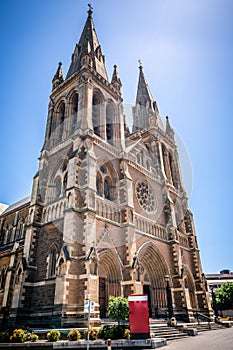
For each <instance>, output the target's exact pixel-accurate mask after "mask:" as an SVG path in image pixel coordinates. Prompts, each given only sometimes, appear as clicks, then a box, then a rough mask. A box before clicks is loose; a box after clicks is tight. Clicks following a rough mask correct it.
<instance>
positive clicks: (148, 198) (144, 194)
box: [136, 181, 155, 213]
mask: <svg viewBox="0 0 233 350" xmlns="http://www.w3.org/2000/svg"><path fill="white" fill-rule="evenodd" d="M136 196H137V199H138V203H139V205H140V206H141V207H142V208H143V209H144V210H145V211H146V212H148V213H153V212H154V210H155V196H154V193H153V191H152V189H151V188H149V186H148V184H147V183H146V182H143V181H142V182H139V183H138V184H137V186H136Z"/></svg>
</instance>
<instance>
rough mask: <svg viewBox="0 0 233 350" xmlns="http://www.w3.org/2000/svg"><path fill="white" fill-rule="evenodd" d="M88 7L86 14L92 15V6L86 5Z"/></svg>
mask: <svg viewBox="0 0 233 350" xmlns="http://www.w3.org/2000/svg"><path fill="white" fill-rule="evenodd" d="M88 7H89V10H88V14H89V15H92V13H93V6H92V4H88Z"/></svg>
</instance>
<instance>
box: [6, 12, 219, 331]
mask: <svg viewBox="0 0 233 350" xmlns="http://www.w3.org/2000/svg"><path fill="white" fill-rule="evenodd" d="M121 86H122V84H121V80H120V77H119V75H118V71H117V67H116V66H114V68H113V73H112V79H111V81H109V80H108V76H107V72H106V68H105V57H104V55H103V53H102V49H101V46H100V44H99V40H98V37H97V34H96V31H95V27H94V23H93V18H92V8H91V7H90V8H89V11H88V17H87V20H86V23H85V26H84V28H83V31H82V34H81V37H80V39H79V41H78V43H77V44H76V46H75V49H74V52H73V55H72V59H71V64H70V67H69V70H68V73H67V75H66V77H65V78H64V77H63V72H62V65H61V63H59V65H58V69H57V71H56V73H55V75H54V78H53V80H52V92H51V96H50V102H49V107H48V117H47V125H46V132H45V138H44V144H43V148H42V151H41V154H40V158H39V168H38V172H37V174H36V175H35V176H34V179H33V188H32V193H31V196H30V197H29V198H26V199H25V200H22V201H20V202H18V203H15V204H13V205H11V206H9V207H8V208H7V209H5V211H3V213H2V214H1V216H0V230H1V231H0V322H1V323H3V324H4V323H5V322H9V324H24V325H28V326H30V327H51V326H55V327H71V326H72V327H74V326H79V325H82V324H83V322H84V321H85V319H86V314H85V313H84V307H83V305H84V300H85V298H87V296H88V298H90V300H92V301H94V303H95V309H94V312H92V313H91V320H92V322H93V324H98V322H99V321H100V319H101V318H104V317H107V306H108V297H109V296H110V295H113V296H124V297H127V296H128V295H129V294H133V293H139V294H141V293H144V294H147V295H148V300H149V311H150V316H151V317H159V315H164V314H165V313H166V311H167V293H166V286H167V283H169V285H170V288H171V292H172V305H173V310H174V314H175V316H176V317H177V318H180V319H184V320H189V321H193V320H194V315H195V313H196V312H197V311H199V312H201V313H203V314H205V315H207V316H212V310H211V307H210V303H209V299H208V293H207V290H206V282H205V277H204V274H203V272H202V267H201V261H200V255H199V249H198V244H197V237H196V232H195V227H194V222H193V216H192V213H191V211H190V209H189V207H188V200H187V197H186V192H185V190H184V187H183V184H182V178H181V171H180V166H179V156H178V152H177V146H176V143H175V137H174V131H173V129H172V127H171V125H170V123H169V120H168V118H166V121H165V123H164V122H163V121H162V119H161V116H160V113H159V110H158V107H157V104H156V102H155V101H154V100H153V97H152V94H151V92H150V89H149V86H148V84H147V82H146V79H145V75H144V72H143V68H142V65H141V64H140V65H139V80H138V88H137V95H136V102H135V106H134V107H133V112H132V113H133V128H132V130H131V131H130V130H129V128H128V127H127V124H126V121H125V116H124V109H123V98H122V94H121ZM165 279H169V282H166V280H165ZM92 311H93V310H92Z"/></svg>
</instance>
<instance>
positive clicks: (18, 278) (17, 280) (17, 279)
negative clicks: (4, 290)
mask: <svg viewBox="0 0 233 350" xmlns="http://www.w3.org/2000/svg"><path fill="white" fill-rule="evenodd" d="M22 272H23V271H22V269H21V267H19V268H18V271H17V274H16V277H15V283H16V284H18V283H20V282H21V280H22Z"/></svg>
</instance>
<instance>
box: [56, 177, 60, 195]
mask: <svg viewBox="0 0 233 350" xmlns="http://www.w3.org/2000/svg"><path fill="white" fill-rule="evenodd" d="M60 196H61V178H60V176H58V177H57V178H56V180H55V198H56V199H57V198H59V197H60Z"/></svg>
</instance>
